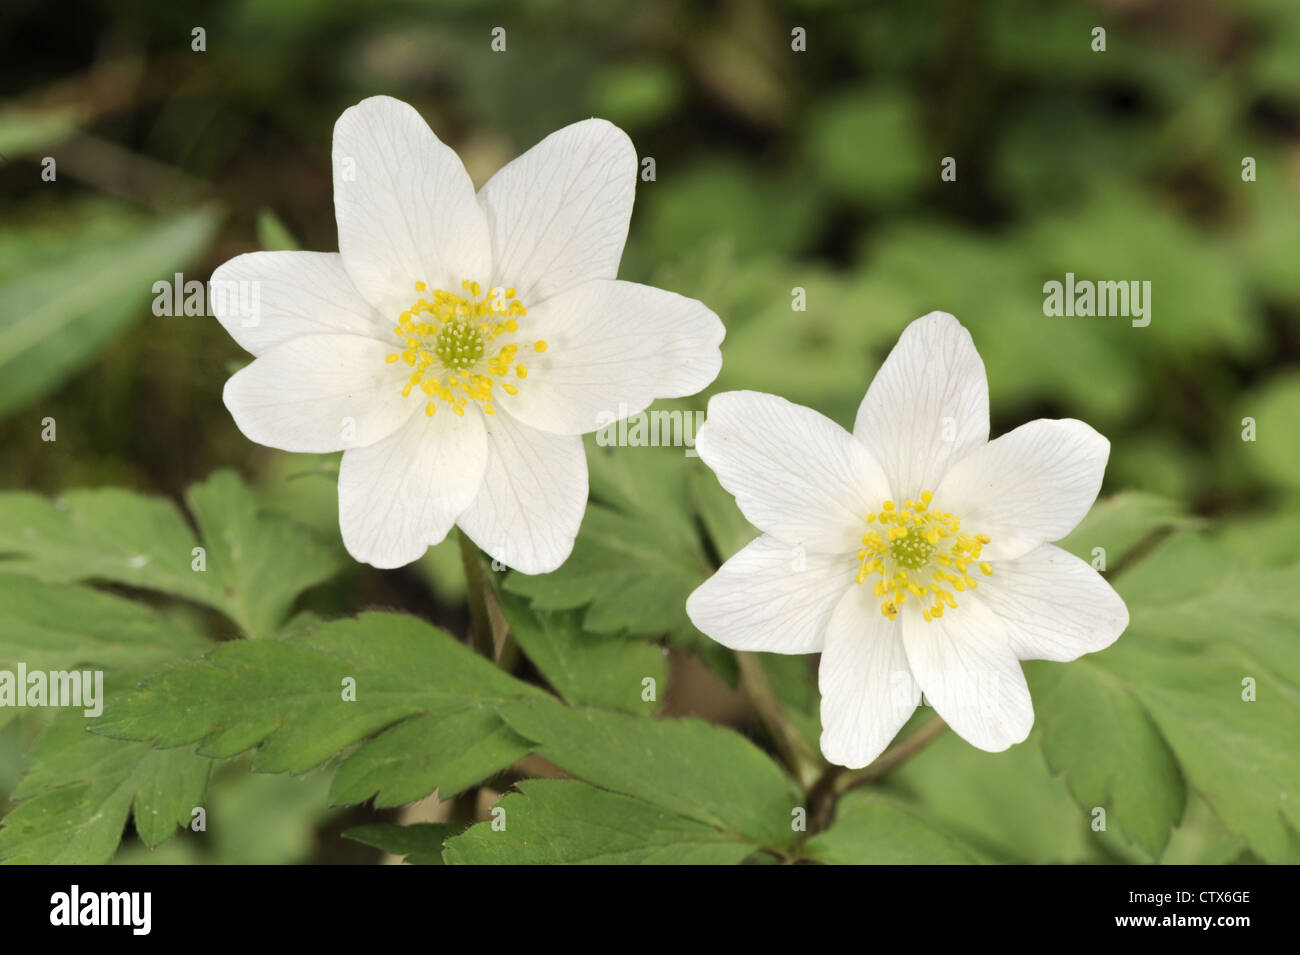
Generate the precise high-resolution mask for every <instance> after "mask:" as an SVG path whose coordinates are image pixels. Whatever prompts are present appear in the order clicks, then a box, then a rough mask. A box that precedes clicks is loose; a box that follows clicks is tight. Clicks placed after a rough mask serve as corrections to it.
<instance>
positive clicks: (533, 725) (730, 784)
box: [499, 699, 799, 847]
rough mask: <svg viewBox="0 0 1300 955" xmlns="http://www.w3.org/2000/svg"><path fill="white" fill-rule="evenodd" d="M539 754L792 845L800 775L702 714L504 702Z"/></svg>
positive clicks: (604, 782) (672, 806)
mask: <svg viewBox="0 0 1300 955" xmlns="http://www.w3.org/2000/svg"><path fill="white" fill-rule="evenodd" d="M499 712H500V713H501V715H502V717H503V718H504V719H505V721H506V722H507V723H509V724H510V728H511V729H513V730H514V731H515V732H517V733H519V734H520V735H521V736H523V737H525V738H527V739H530V740H532V741H533V742H534V743H536V744H537V752H538V754H539V755H541V756H543V757H544V758H546V759H548V760H550V761H551V762H552V763H555V764H556V765H557V766H560V767H561V768H563V769H565V770H567V771H569V772H570V773H572V774H573V775H575V776H578V777H579V778H581V779H584V780H586V781H587V782H590V783H593V784H595V785H597V786H600V787H602V788H606V789H610V790H614V791H616V792H621V793H624V794H626V795H629V796H636V797H638V798H640V799H644V800H646V801H647V802H652V803H654V804H655V805H657V806H660V807H662V808H664V809H667V810H669V811H671V812H674V813H677V814H679V815H682V816H686V817H688V818H691V819H695V820H697V821H699V822H702V823H705V824H706V825H710V826H714V827H717V828H720V829H723V830H726V831H727V832H730V833H733V834H735V835H737V836H741V837H744V838H747V839H749V840H750V841H751V842H754V843H757V844H759V845H763V846H773V847H783V846H789V845H790V843H791V842H792V840H793V836H794V833H793V831H792V828H791V818H792V816H791V812H792V810H793V809H794V808H795V807H796V806H797V805H798V802H799V796H798V794H797V792H796V790H795V788H794V785H793V783H792V782H791V781H790V780H789V779H788V778H787V777H786V776H785V774H784V773H782V772H781V770H780V769H779V768H778V767H777V766H776V764H775V763H773V762H772V761H771V760H770V759H769V758H768V757H767V756H766V755H765V754H764V753H763V752H762V751H761V750H759V749H758V747H756V746H755V745H754V744H752V743H751V742H749V741H748V740H747V739H745V738H744V737H742V736H740V735H738V734H736V733H734V732H732V731H731V730H728V729H723V728H722V727H718V726H711V725H709V724H708V723H701V722H699V721H697V720H647V719H641V718H638V717H635V716H631V715H629V714H625V713H615V712H610V711H605V710H595V709H581V710H579V709H570V708H568V707H566V706H563V705H561V704H559V703H557V702H555V701H554V700H549V699H540V700H535V701H531V702H527V703H517V704H509V705H503V706H501V707H500V710H499Z"/></svg>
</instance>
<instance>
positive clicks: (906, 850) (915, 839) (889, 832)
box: [803, 792, 976, 865]
mask: <svg viewBox="0 0 1300 955" xmlns="http://www.w3.org/2000/svg"><path fill="white" fill-rule="evenodd" d="M803 849H804V852H805V853H806V854H807V855H809V856H811V857H812V858H814V859H818V860H820V861H822V862H833V863H838V864H841V865H969V864H970V863H973V862H975V861H976V859H975V857H974V856H973V855H972V854H971V853H970V851H968V850H967V849H966V848H965V847H964V846H962V844H961V843H960V842H959V841H958V840H956V839H954V838H953V837H951V836H950V835H948V834H946V833H944V832H941V831H940V830H938V829H936V828H934V827H933V826H931V825H930V824H929V823H927V822H926V821H925V820H923V819H922V818H921V817H920V816H918V815H917V814H916V813H915V812H913V811H912V810H910V809H908V808H906V807H905V806H904V805H902V804H900V803H899V802H897V801H895V800H893V799H891V798H889V797H887V796H883V795H881V794H879V793H868V792H851V793H848V794H847V795H845V796H844V797H843V798H841V799H840V801H839V805H838V806H837V807H836V813H835V822H834V824H832V825H831V827H830V828H829V829H827V830H826V831H825V832H822V833H818V834H817V835H815V836H813V837H812V838H811V839H809V840H808V841H807V843H805V844H804V847H803Z"/></svg>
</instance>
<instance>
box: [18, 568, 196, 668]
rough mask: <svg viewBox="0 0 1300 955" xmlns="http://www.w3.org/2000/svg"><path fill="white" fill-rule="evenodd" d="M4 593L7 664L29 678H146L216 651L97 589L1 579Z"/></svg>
mask: <svg viewBox="0 0 1300 955" xmlns="http://www.w3.org/2000/svg"><path fill="white" fill-rule="evenodd" d="M0 566H3V564H0ZM0 591H2V592H3V593H4V594H5V602H4V604H3V606H0V663H18V662H20V661H21V662H24V663H26V664H27V668H28V670H29V671H31V670H69V669H73V668H76V667H81V666H98V667H102V668H106V669H113V670H127V671H132V672H143V671H146V670H150V669H153V668H156V667H158V666H161V665H163V664H164V663H167V662H170V661H172V660H175V659H178V658H181V657H183V656H186V655H189V654H195V655H197V654H198V653H200V652H202V651H203V650H204V649H206V648H208V647H210V646H211V644H210V643H209V642H208V641H207V640H204V639H203V638H202V637H199V636H198V635H197V634H194V633H192V632H191V631H189V630H187V629H186V628H185V627H183V626H181V625H180V624H178V623H176V622H174V621H172V620H168V619H167V618H165V617H163V616H161V615H160V614H158V613H157V612H155V611H153V610H151V609H149V608H147V607H145V606H143V605H142V604H139V603H136V602H134V601H131V600H126V599H124V598H122V597H118V596H115V595H113V594H109V593H104V592H102V591H98V590H92V589H90V588H89V587H82V586H78V585H75V584H62V583H47V582H45V581H40V580H35V579H32V578H30V577H24V576H19V575H16V574H9V573H0Z"/></svg>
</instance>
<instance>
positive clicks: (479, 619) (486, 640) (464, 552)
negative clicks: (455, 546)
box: [456, 528, 495, 660]
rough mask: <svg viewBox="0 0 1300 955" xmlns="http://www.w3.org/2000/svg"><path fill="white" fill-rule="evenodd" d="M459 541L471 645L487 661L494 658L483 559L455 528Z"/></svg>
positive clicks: (466, 537) (468, 540) (471, 543)
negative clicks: (470, 630) (470, 627)
mask: <svg viewBox="0 0 1300 955" xmlns="http://www.w3.org/2000/svg"><path fill="white" fill-rule="evenodd" d="M456 536H457V537H458V538H459V539H460V562H461V565H462V566H463V567H464V568H465V589H466V593H467V596H468V597H469V618H470V624H471V626H472V632H471V641H470V642H471V645H472V646H473V647H474V649H475V650H477V651H478V652H479V653H481V654H483V656H485V657H487V658H488V659H489V660H491V659H493V658H494V657H495V647H494V646H493V642H492V621H491V619H490V617H489V616H488V603H487V588H488V582H487V574H485V573H484V572H483V558H482V557H481V556H480V555H479V552H478V547H477V546H476V545H475V544H474V542H473V541H472V540H470V539H469V535H468V534H466V533H465V532H464V531H462V530H460V529H459V528H457V530H456Z"/></svg>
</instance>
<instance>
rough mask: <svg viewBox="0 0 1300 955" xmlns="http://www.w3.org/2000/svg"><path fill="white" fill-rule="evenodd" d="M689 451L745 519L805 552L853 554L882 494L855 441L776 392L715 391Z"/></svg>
mask: <svg viewBox="0 0 1300 955" xmlns="http://www.w3.org/2000/svg"><path fill="white" fill-rule="evenodd" d="M695 449H696V450H697V451H698V452H699V454H700V457H701V458H703V459H704V463H705V464H707V465H708V466H709V467H710V468H712V469H713V471H714V473H716V474H717V476H718V481H719V482H720V483H721V484H722V486H723V487H724V488H726V489H727V490H728V491H729V492H730V493H731V494H732V495H733V496H734V497H735V498H736V504H737V505H738V506H739V507H740V510H741V511H742V512H743V513H744V515H745V517H747V518H748V519H749V522H750V523H751V524H753V525H754V526H755V527H757V528H758V529H759V530H762V531H766V532H767V533H769V534H771V535H772V536H774V537H776V538H779V539H780V540H782V541H784V542H786V543H787V544H791V545H794V544H801V545H803V546H804V547H805V548H806V549H808V550H810V551H819V552H824V553H845V552H850V551H852V552H856V551H857V550H858V548H860V547H861V546H862V544H861V538H862V534H863V533H864V531H865V528H866V518H867V515H868V514H869V513H872V512H874V511H876V510H879V508H880V504H881V501H883V500H884V499H885V498H886V497H888V492H889V485H888V482H887V481H886V480H885V475H884V472H882V471H881V469H880V465H878V464H877V463H876V462H875V459H873V458H872V457H871V455H870V453H868V451H867V450H866V448H864V447H863V446H862V444H861V442H859V441H857V440H855V439H854V437H853V435H851V434H849V433H848V432H847V431H845V430H844V429H843V428H841V427H840V426H839V425H838V424H836V423H835V422H834V421H831V420H830V419H829V418H827V417H826V416H825V415H821V414H818V413H817V412H816V411H813V410H812V409H810V408H805V407H803V406H802V405H796V404H792V403H791V402H789V401H786V400H785V399H784V398H778V397H777V396H776V395H768V394H763V393H762V392H758V391H728V392H724V393H723V394H720V395H714V396H713V398H711V399H710V400H709V411H708V417H707V419H706V420H705V422H704V425H703V426H702V427H701V428H700V433H699V434H698V435H697V436H696V439H695Z"/></svg>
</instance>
